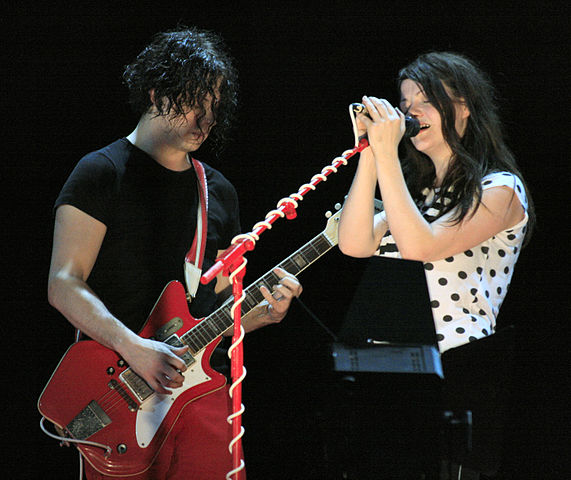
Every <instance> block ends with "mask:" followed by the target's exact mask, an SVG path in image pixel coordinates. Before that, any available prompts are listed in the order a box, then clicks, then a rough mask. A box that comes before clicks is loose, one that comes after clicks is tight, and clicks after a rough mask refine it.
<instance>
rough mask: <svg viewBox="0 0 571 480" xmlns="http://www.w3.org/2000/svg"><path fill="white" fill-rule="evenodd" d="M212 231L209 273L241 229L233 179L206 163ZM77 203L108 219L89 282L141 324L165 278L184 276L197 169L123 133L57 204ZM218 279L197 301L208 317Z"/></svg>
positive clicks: (195, 307) (131, 322) (78, 171)
mask: <svg viewBox="0 0 571 480" xmlns="http://www.w3.org/2000/svg"><path fill="white" fill-rule="evenodd" d="M204 168H205V171H206V177H207V183H208V238H207V243H206V252H205V258H204V264H203V272H206V270H207V269H208V268H210V266H212V265H213V263H214V259H215V257H216V253H217V251H218V250H220V249H224V248H226V247H228V246H229V245H230V242H231V240H232V238H233V237H234V236H235V235H237V234H238V233H239V232H240V223H239V212H238V197H237V194H236V191H235V189H234V187H233V186H232V185H231V183H230V182H229V181H228V180H227V179H226V178H225V177H224V176H223V175H222V174H221V173H220V172H218V171H217V170H215V169H214V168H212V167H210V166H208V165H206V164H204ZM64 204H68V205H72V206H74V207H76V208H78V209H80V210H82V211H83V212H85V213H87V214H88V215H90V216H92V217H93V218H95V219H97V220H99V221H100V222H102V223H104V224H105V225H106V226H107V232H106V235H105V238H104V240H103V244H102V246H101V250H100V252H99V255H98V257H97V261H96V263H95V265H94V267H93V270H92V272H91V275H90V276H89V278H88V280H87V283H88V284H89V285H90V287H91V288H92V289H93V290H94V291H95V293H96V294H97V295H98V296H99V297H100V298H101V300H102V301H103V303H104V304H105V305H106V306H107V308H108V309H109V310H110V311H111V313H112V314H113V315H115V316H116V317H117V318H118V319H119V320H121V321H122V322H123V323H124V324H125V325H127V326H128V327H129V328H131V329H132V330H134V331H136V332H137V331H139V330H140V329H141V327H142V326H143V324H144V322H145V320H146V319H147V317H148V315H149V313H150V312H151V310H152V308H153V306H154V304H155V302H156V301H157V299H158V297H159V296H160V294H161V292H162V290H163V288H164V287H165V286H166V284H167V283H168V282H170V281H172V280H179V281H181V282H183V283H184V258H185V255H186V253H187V251H188V250H189V248H190V246H191V244H192V240H193V238H194V234H195V229H196V211H197V206H198V186H197V179H196V174H195V172H194V170H193V169H189V170H185V171H182V172H174V171H172V170H169V169H166V168H164V167H162V166H161V165H160V164H158V163H157V162H156V161H155V160H154V159H153V158H151V157H150V156H148V155H147V154H146V153H144V152H143V151H142V150H140V149H138V148H137V147H135V146H133V145H132V144H131V143H130V142H129V141H128V140H127V139H126V138H121V139H119V140H117V141H115V142H114V143H112V144H110V145H108V146H107V147H105V148H103V149H101V150H98V151H96V152H92V153H90V154H88V155H86V156H85V157H84V158H82V159H81V160H80V162H79V163H78V164H77V166H76V167H75V169H74V171H73V172H72V174H71V175H70V177H69V178H68V180H67V182H66V183H65V185H64V187H63V189H62V191H61V193H60V195H59V197H58V198H57V200H56V203H55V207H56V208H57V207H59V206H61V205H64ZM214 284H215V282H214V281H213V282H210V283H209V284H208V285H200V287H199V290H198V293H197V296H196V298H195V299H194V300H193V302H192V303H191V306H190V310H191V314H192V315H193V316H194V317H195V318H201V317H204V316H206V315H208V314H209V313H211V312H212V310H213V308H214V305H215V303H216V295H215V293H214Z"/></svg>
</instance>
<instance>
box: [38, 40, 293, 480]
mask: <svg viewBox="0 0 571 480" xmlns="http://www.w3.org/2000/svg"><path fill="white" fill-rule="evenodd" d="M124 79H125V82H126V84H127V86H128V88H129V92H130V101H131V104H132V106H133V107H134V109H135V110H136V111H137V113H139V114H140V115H141V117H140V120H139V123H138V124H137V126H136V128H135V129H134V130H133V132H131V134H130V135H128V136H127V137H126V138H121V139H119V140H117V141H115V142H113V143H112V144H110V145H108V146H107V147H105V148H103V149H101V150H98V151H96V152H92V153H90V154H88V155H87V156H85V157H84V158H83V159H82V160H81V161H80V162H79V164H78V165H77V166H76V168H75V170H74V172H73V173H72V174H71V176H70V178H69V179H68V181H67V182H66V184H65V186H64V188H63V189H62V192H61V193H60V195H59V197H58V199H57V201H56V204H55V207H56V218H55V230H54V245H53V252H52V261H51V267H50V274H49V284H48V297H49V301H50V303H51V304H52V305H53V306H54V307H55V308H57V309H58V310H59V311H60V312H61V313H62V314H63V315H64V316H65V317H66V318H67V319H68V320H69V321H70V322H71V323H72V324H73V326H74V327H76V328H77V329H79V330H81V331H82V332H83V333H84V334H85V335H87V336H88V337H90V338H92V339H94V340H96V341H97V342H99V343H101V344H102V345H104V346H106V347H108V348H110V349H113V350H115V351H116V352H117V353H118V354H119V355H120V356H121V357H122V358H123V359H125V361H126V362H127V363H128V364H129V365H130V367H131V368H132V369H133V370H134V371H135V372H136V373H137V374H138V375H139V376H141V377H142V378H143V379H144V380H145V381H146V382H147V383H148V384H149V385H150V386H151V387H152V388H153V389H154V390H155V391H156V392H158V393H169V392H170V391H171V390H172V389H175V388H178V387H180V386H182V382H183V375H184V371H185V369H186V367H185V364H184V362H183V360H182V359H181V356H182V355H183V354H184V353H185V352H186V351H187V349H188V347H187V346H185V347H181V348H175V347H172V346H169V345H167V344H165V343H162V342H157V341H154V340H151V339H146V338H142V337H140V336H138V335H137V334H136V333H135V332H137V331H139V330H140V328H141V327H142V325H143V323H144V321H145V320H146V318H147V316H148V314H149V313H150V311H151V309H152V307H153V305H154V303H155V302H156V300H157V298H158V297H159V295H160V293H161V291H162V289H163V288H164V286H165V285H166V284H167V283H168V282H169V281H171V280H176V279H179V280H181V279H183V278H184V275H183V263H184V258H185V254H186V252H187V250H188V249H189V247H190V245H191V244H192V240H193V238H194V235H195V228H196V217H197V207H198V205H199V203H198V202H199V187H198V184H197V172H195V169H194V168H193V163H192V161H191V157H190V156H189V155H188V154H189V153H191V152H194V151H196V150H197V149H198V148H199V147H200V146H201V145H202V144H203V143H204V141H205V140H206V139H207V138H208V137H209V136H210V137H213V139H214V141H217V142H218V143H220V141H221V140H222V139H223V137H224V131H225V129H226V127H228V125H229V123H230V120H231V118H232V113H233V110H234V108H235V106H236V73H235V70H234V68H233V66H232V63H231V59H230V58H229V56H228V55H227V54H226V53H225V52H224V46H223V44H222V42H221V39H220V38H219V37H218V36H216V35H215V34H212V33H210V32H205V31H200V30H197V29H185V30H181V31H173V32H166V33H161V34H158V35H157V36H156V37H155V39H154V40H153V42H152V43H151V44H150V45H149V46H148V47H147V48H145V49H144V50H143V51H142V52H141V53H140V54H139V56H138V57H137V58H136V60H135V61H134V62H133V63H132V64H131V65H128V66H127V67H126V69H125V73H124ZM204 169H205V173H206V178H207V185H208V187H207V189H208V229H207V233H208V237H207V243H206V252H205V258H204V265H203V271H206V270H207V269H208V268H209V267H210V266H211V265H213V263H214V261H215V258H216V257H217V256H218V255H219V254H220V253H221V252H222V251H224V250H225V249H226V248H227V247H228V246H229V245H230V241H231V240H232V238H233V237H234V236H235V235H236V234H238V233H240V225H239V219H238V204H237V195H236V192H235V190H234V188H233V186H232V185H231V184H230V183H229V182H228V180H226V178H225V177H224V176H223V175H222V174H221V173H220V172H218V171H217V170H215V169H213V168H211V167H209V166H208V165H204ZM276 273H277V275H278V277H279V278H280V279H281V280H280V282H279V284H278V285H276V286H275V287H274V292H273V295H272V292H270V291H269V290H268V289H266V288H262V289H261V290H262V294H263V296H264V298H265V301H264V302H262V304H260V306H259V307H256V308H255V309H254V310H253V311H252V312H250V314H249V315H247V316H246V317H244V319H243V326H244V329H245V330H246V331H251V330H254V329H256V328H259V327H261V326H264V325H268V324H271V323H277V322H280V321H281V320H282V319H283V318H284V316H285V314H286V312H287V310H288V308H289V305H290V303H291V300H292V299H293V297H294V296H298V295H299V294H300V293H301V285H300V284H299V283H298V281H297V280H296V279H295V277H293V276H291V275H289V274H287V273H286V272H285V271H283V270H278V271H277V272H276ZM229 286H230V283H229V280H228V278H227V277H224V276H222V275H219V276H218V278H217V279H216V282H211V284H209V285H206V286H204V285H201V286H200V287H199V289H198V292H197V294H196V298H195V299H194V300H193V301H192V303H191V305H190V308H191V314H192V315H193V316H194V317H195V318H201V317H203V316H205V315H207V314H209V313H210V312H211V311H212V310H213V309H214V306H215V304H216V303H217V302H219V301H220V299H221V298H222V297H224V295H227V294H228V293H229V290H231V289H229ZM227 334H231V332H227ZM229 405H230V403H229V400H228V395H227V391H226V390H224V389H223V390H220V391H219V392H215V393H212V394H210V395H207V396H205V397H203V398H201V399H199V400H196V401H194V402H193V403H191V404H190V405H189V406H188V407H187V408H186V409H185V410H184V411H183V414H182V416H181V418H180V419H179V420H178V422H177V423H176V425H175V428H174V430H173V431H172V432H171V434H170V435H169V438H168V440H167V443H166V444H165V446H164V447H163V448H162V449H161V452H160V454H159V457H158V458H157V460H156V461H155V462H154V464H153V466H152V468H151V470H149V471H148V472H146V473H145V474H143V475H140V476H138V477H134V478H137V479H143V478H145V479H146V478H149V479H151V478H152V479H157V478H192V479H195V480H196V479H202V478H204V479H214V478H223V476H224V475H225V474H226V473H227V472H228V471H229V470H230V469H231V457H230V455H229V454H228V441H229V439H230V438H231V432H230V427H229V426H228V424H227V422H226V416H227V414H228V412H229V408H230V407H229ZM183 450H184V453H183ZM86 468H87V475H88V478H90V479H94V478H104V477H103V476H101V475H100V474H99V473H98V472H96V471H95V470H94V469H93V468H92V467H90V466H89V465H87V466H86ZM130 478H131V477H130Z"/></svg>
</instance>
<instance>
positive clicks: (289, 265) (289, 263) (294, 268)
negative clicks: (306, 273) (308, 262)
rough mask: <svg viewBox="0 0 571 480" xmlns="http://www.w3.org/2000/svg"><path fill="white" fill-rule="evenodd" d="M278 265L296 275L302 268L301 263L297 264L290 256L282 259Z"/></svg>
mask: <svg viewBox="0 0 571 480" xmlns="http://www.w3.org/2000/svg"><path fill="white" fill-rule="evenodd" d="M303 263H304V265H303V267H305V262H303ZM280 267H281V268H283V269H284V270H285V271H286V272H288V273H291V274H292V275H296V276H297V275H298V274H299V273H300V272H301V271H302V270H303V268H302V265H297V264H296V263H295V261H294V260H293V259H292V258H291V257H290V258H287V259H286V260H284V261H283V262H282V263H281V264H280Z"/></svg>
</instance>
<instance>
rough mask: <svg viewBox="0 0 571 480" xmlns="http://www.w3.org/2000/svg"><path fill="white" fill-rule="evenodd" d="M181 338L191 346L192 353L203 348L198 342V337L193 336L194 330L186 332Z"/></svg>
mask: <svg viewBox="0 0 571 480" xmlns="http://www.w3.org/2000/svg"><path fill="white" fill-rule="evenodd" d="M181 340H182V341H183V342H184V343H186V344H187V345H188V346H189V347H190V350H191V351H192V353H198V352H199V351H200V349H201V348H202V347H201V346H200V345H199V344H198V343H196V339H195V338H194V337H193V336H192V330H191V331H190V332H187V333H185V334H184V335H183V336H182V337H181Z"/></svg>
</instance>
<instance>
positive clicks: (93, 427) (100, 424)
mask: <svg viewBox="0 0 571 480" xmlns="http://www.w3.org/2000/svg"><path fill="white" fill-rule="evenodd" d="M110 423H111V418H109V416H108V415H107V414H106V413H105V412H104V411H103V409H102V408H101V407H100V406H99V404H98V403H97V402H96V401H95V400H92V401H91V402H89V403H88V404H87V407H85V408H84V409H83V410H82V411H81V412H79V414H78V415H77V416H76V417H75V418H74V419H73V420H72V421H71V422H70V423H69V425H68V426H67V427H66V429H67V431H68V432H69V433H70V434H71V436H72V437H73V438H75V439H77V440H85V439H87V438H89V437H90V436H91V435H93V434H95V433H97V432H98V431H99V430H101V429H102V428H105V427H106V426H107V425H109V424H110Z"/></svg>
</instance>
